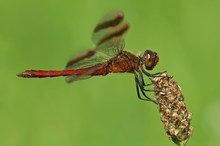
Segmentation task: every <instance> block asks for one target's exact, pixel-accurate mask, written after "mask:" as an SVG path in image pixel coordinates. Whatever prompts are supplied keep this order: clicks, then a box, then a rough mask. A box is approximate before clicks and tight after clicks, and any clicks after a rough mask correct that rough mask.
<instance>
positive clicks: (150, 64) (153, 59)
mask: <svg viewBox="0 0 220 146" xmlns="http://www.w3.org/2000/svg"><path fill="white" fill-rule="evenodd" d="M144 58H145V59H144V65H145V68H146V69H147V70H152V69H153V68H154V67H155V66H156V65H157V62H158V61H159V58H158V56H157V53H156V52H153V51H151V50H146V51H145V53H144Z"/></svg>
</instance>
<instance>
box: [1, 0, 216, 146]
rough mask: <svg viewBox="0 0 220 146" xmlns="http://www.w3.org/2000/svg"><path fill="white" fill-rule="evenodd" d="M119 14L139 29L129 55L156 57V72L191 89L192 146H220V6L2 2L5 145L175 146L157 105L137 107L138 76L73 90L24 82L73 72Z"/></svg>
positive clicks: (158, 0) (151, 0) (141, 1)
mask: <svg viewBox="0 0 220 146" xmlns="http://www.w3.org/2000/svg"><path fill="white" fill-rule="evenodd" d="M117 9H120V10H123V11H124V13H125V16H126V18H125V19H126V21H128V22H129V24H130V26H131V27H130V30H129V32H128V33H127V36H126V50H129V51H132V52H136V53H139V52H142V53H143V52H144V51H145V50H146V49H152V50H155V51H156V52H158V54H159V57H160V62H159V64H158V66H157V67H156V68H155V70H154V71H153V72H158V71H164V70H167V71H168V73H169V74H170V75H173V76H174V78H175V79H176V80H177V82H178V84H179V85H180V86H181V87H182V89H183V94H184V96H185V102H186V104H187V107H188V109H189V110H190V111H192V112H193V117H192V118H193V120H192V126H193V128H194V132H193V135H192V137H191V138H190V140H189V142H188V144H187V145H189V146H190V145H191V146H192V145H194V146H195V145H200V146H207V145H212V146H216V145H219V143H220V141H219V137H220V126H219V123H220V95H219V94H220V90H219V84H220V80H219V75H220V70H219V63H220V62H219V59H218V58H219V55H220V50H219V49H220V1H219V0H137V1H128V0H121V1H118V0H111V1H104V0H63V1H61V0H38V1H29V0H7V1H6V0H1V1H0V64H1V71H0V83H1V84H0V85H1V88H0V93H1V94H0V96H1V97H0V146H145V145H163V146H168V145H169V146H170V145H175V144H174V143H172V141H170V140H168V139H167V137H166V135H165V130H164V128H163V124H162V122H161V121H160V118H159V117H160V115H159V112H158V109H157V106H156V105H154V104H152V103H149V102H143V101H140V100H138V99H137V96H136V89H135V83H134V77H133V75H132V74H110V75H108V76H106V77H94V78H91V79H88V80H84V81H80V82H75V83H73V84H66V83H65V81H64V78H63V77H60V78H47V79H23V78H18V77H17V76H16V74H17V73H19V72H21V71H23V70H25V69H49V70H52V69H63V68H64V66H65V64H66V62H67V61H68V59H69V58H70V57H71V56H73V54H77V53H79V52H81V51H83V50H86V49H88V48H91V47H93V44H92V42H91V39H90V37H91V33H92V30H93V28H94V27H95V25H96V23H97V22H98V20H99V19H100V18H101V17H102V16H103V15H104V14H105V13H106V12H109V11H112V10H117ZM153 72H152V73H153ZM150 95H151V96H152V94H150Z"/></svg>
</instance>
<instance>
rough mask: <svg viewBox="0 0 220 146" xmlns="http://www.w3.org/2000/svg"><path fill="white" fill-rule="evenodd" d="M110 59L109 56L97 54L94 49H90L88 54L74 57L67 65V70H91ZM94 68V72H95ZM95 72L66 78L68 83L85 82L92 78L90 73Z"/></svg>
mask: <svg viewBox="0 0 220 146" xmlns="http://www.w3.org/2000/svg"><path fill="white" fill-rule="evenodd" d="M108 59H109V57H108V56H106V55H104V54H101V53H97V52H95V51H94V49H90V50H88V51H87V52H85V53H83V54H81V55H79V56H76V57H73V58H72V59H71V60H70V61H69V62H68V63H67V65H66V70H72V69H75V70H77V69H81V68H89V67H92V66H94V65H96V64H102V63H104V62H106V61H107V60H108ZM95 69H96V68H94V69H93V70H95ZM97 69H98V68H97ZM93 70H91V69H90V70H89V71H86V72H85V73H82V74H78V75H71V76H67V77H66V81H67V82H68V83H70V82H72V81H77V80H83V79H87V78H89V77H91V75H90V72H91V71H93Z"/></svg>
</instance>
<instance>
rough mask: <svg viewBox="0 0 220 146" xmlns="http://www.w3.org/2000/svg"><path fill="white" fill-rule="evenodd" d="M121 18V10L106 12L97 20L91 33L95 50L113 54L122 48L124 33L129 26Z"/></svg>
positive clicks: (122, 15) (122, 17) (122, 16)
mask: <svg viewBox="0 0 220 146" xmlns="http://www.w3.org/2000/svg"><path fill="white" fill-rule="evenodd" d="M123 19H124V14H123V12H121V11H117V12H111V13H108V14H107V15H105V16H104V17H103V18H102V19H101V20H100V21H99V23H98V24H97V26H96V27H95V29H94V31H93V35H92V41H93V43H94V44H95V45H96V51H99V52H103V53H105V54H107V55H109V56H113V55H115V54H116V53H118V52H120V51H122V50H123V49H124V46H125V43H124V35H125V33H126V32H127V30H128V28H129V26H128V23H125V22H123Z"/></svg>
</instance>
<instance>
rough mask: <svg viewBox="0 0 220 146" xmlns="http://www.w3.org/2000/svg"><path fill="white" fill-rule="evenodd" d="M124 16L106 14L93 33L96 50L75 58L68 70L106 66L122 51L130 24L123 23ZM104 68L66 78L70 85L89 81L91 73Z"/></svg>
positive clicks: (117, 13) (120, 13)
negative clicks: (79, 81) (105, 64)
mask: <svg viewBox="0 0 220 146" xmlns="http://www.w3.org/2000/svg"><path fill="white" fill-rule="evenodd" d="M123 19H124V14H123V12H121V11H116V12H111V13H108V14H106V15H105V16H104V17H103V18H102V19H101V20H100V21H99V23H98V24H97V26H96V27H95V29H94V31H93V35H92V41H93V43H94V44H95V45H96V48H95V49H90V50H88V51H87V52H85V53H83V54H81V55H79V56H76V57H74V58H73V59H71V60H70V61H69V62H68V63H67V65H66V69H80V68H88V67H91V66H94V65H97V64H102V63H103V64H104V62H106V61H107V60H108V59H109V58H111V57H113V56H115V55H116V54H117V53H118V52H120V51H122V50H123V49H124V46H125V42H124V34H125V33H126V31H127V30H128V27H129V26H128V23H125V22H123ZM101 67H102V66H99V67H94V68H92V69H90V70H88V71H85V72H84V73H82V74H78V75H72V76H68V77H66V81H67V82H68V83H70V82H72V81H77V80H82V79H87V78H89V77H91V75H90V74H91V73H92V72H95V71H96V70H99V69H101Z"/></svg>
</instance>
